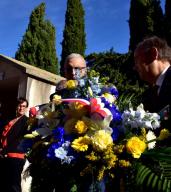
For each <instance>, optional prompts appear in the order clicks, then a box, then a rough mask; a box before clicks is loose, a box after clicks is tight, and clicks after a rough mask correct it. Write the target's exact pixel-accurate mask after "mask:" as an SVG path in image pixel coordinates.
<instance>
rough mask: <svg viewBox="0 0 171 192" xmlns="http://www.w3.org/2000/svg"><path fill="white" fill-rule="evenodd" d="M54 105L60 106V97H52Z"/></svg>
mask: <svg viewBox="0 0 171 192" xmlns="http://www.w3.org/2000/svg"><path fill="white" fill-rule="evenodd" d="M52 101H53V102H54V103H55V104H56V105H58V104H60V103H61V102H62V101H61V96H60V95H54V96H53V100H52Z"/></svg>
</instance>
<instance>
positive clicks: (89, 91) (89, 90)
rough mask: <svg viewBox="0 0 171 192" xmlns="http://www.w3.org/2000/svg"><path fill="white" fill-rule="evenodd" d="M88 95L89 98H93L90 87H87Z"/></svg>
mask: <svg viewBox="0 0 171 192" xmlns="http://www.w3.org/2000/svg"><path fill="white" fill-rule="evenodd" d="M88 93H89V95H90V97H92V96H93V91H92V89H91V87H88Z"/></svg>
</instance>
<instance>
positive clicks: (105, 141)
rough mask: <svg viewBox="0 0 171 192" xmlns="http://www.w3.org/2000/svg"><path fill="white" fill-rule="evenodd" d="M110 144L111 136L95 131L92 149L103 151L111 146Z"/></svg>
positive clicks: (104, 132) (102, 131)
mask: <svg viewBox="0 0 171 192" xmlns="http://www.w3.org/2000/svg"><path fill="white" fill-rule="evenodd" d="M112 142H113V140H112V137H111V135H110V134H109V133H108V132H106V131H105V130H99V131H97V132H96V133H95V134H94V136H93V137H92V144H93V147H94V148H95V149H97V150H102V151H103V150H105V149H106V148H107V146H108V145H110V144H112Z"/></svg>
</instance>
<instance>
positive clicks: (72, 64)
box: [50, 53, 87, 100]
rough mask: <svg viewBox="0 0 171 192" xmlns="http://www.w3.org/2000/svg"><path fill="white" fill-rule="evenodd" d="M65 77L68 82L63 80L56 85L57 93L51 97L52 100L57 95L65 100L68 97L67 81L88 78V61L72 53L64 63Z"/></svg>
mask: <svg viewBox="0 0 171 192" xmlns="http://www.w3.org/2000/svg"><path fill="white" fill-rule="evenodd" d="M64 75H65V78H66V80H61V81H60V82H59V83H58V84H57V85H56V92H55V93H53V94H52V95H50V100H52V99H53V96H54V95H55V94H58V95H61V96H62V97H63V98H65V97H66V96H68V93H67V89H66V87H67V84H66V83H67V80H80V79H84V78H85V77H86V76H87V67H86V61H85V59H84V58H83V56H82V55H80V54H78V53H71V54H70V55H68V56H67V58H66V60H65V63H64Z"/></svg>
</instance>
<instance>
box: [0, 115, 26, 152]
mask: <svg viewBox="0 0 171 192" xmlns="http://www.w3.org/2000/svg"><path fill="white" fill-rule="evenodd" d="M27 121H28V117H26V116H25V115H23V116H22V117H21V118H20V119H19V120H18V121H17V122H16V123H15V124H14V125H13V126H12V127H11V129H10V131H9V132H8V134H7V136H6V137H7V146H6V147H5V148H3V150H2V154H4V155H5V154H6V153H8V152H10V153H11V152H15V153H22V152H23V151H22V149H21V148H20V147H19V145H20V142H21V139H22V138H23V136H24V135H25V134H26V133H27ZM1 137H2V135H0V139H1Z"/></svg>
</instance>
